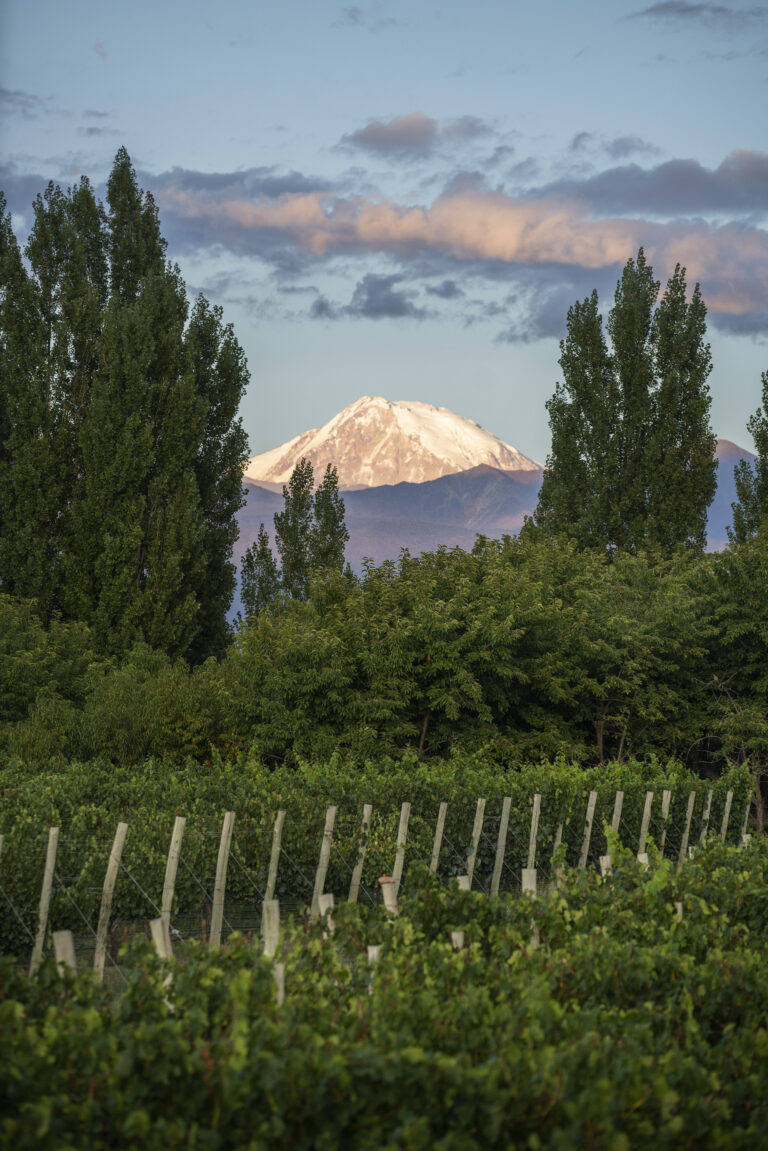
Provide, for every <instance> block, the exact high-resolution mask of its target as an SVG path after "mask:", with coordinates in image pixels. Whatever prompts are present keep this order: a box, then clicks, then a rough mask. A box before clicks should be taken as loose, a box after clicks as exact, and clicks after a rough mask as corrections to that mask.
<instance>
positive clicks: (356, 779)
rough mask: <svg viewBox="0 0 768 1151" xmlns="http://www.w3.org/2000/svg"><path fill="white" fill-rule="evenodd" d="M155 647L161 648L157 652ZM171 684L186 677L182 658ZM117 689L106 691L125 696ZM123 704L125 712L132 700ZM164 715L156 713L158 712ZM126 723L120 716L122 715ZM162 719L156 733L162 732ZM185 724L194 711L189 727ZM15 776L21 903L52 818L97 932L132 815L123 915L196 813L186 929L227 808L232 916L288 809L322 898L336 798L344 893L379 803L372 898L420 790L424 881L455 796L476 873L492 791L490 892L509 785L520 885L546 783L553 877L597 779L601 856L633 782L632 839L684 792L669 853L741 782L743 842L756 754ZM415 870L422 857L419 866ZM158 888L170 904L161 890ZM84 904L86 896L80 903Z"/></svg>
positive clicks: (288, 894)
mask: <svg viewBox="0 0 768 1151" xmlns="http://www.w3.org/2000/svg"><path fill="white" fill-rule="evenodd" d="M147 658H148V659H149V656H148V657H147ZM167 682H168V685H169V696H170V689H171V688H172V675H171V669H169V671H168V674H167ZM120 686H121V689H122V692H123V694H125V695H127V696H128V697H129V699H130V708H129V715H131V716H134V715H138V716H142V708H143V707H144V706H145V701H146V698H147V697H146V695H145V694H144V693H143V685H142V683H141V681H140V671H139V669H138V668H137V669H135V670H134V671H133V672H132V676H131V678H130V679H129V678H128V676H124V677H123V679H122V682H121V685H120ZM116 696H117V690H115V693H114V695H113V696H112V697H110V698H108V699H105V700H104V710H105V711H106V710H108V709H109V706H110V705H112V704H114V702H115V698H116ZM118 714H119V713H118ZM150 721H151V712H150ZM116 722H117V721H116ZM151 734H152V732H151V729H150V738H151ZM183 736H184V730H183V726H182V725H180V728H179V733H178V737H179V740H180V741H181V740H182V739H183ZM124 738H134V739H139V738H141V728H139V727H138V725H137V730H136V731H132V730H131V729H126V731H125V733H124ZM0 764H2V766H1V767H0V782H1V784H2V790H3V794H4V796H5V798H6V802H5V804H4V806H3V808H2V810H1V811H0V834H3V835H4V837H5V838H4V844H3V851H2V857H0V885H1V886H2V889H3V891H5V893H6V895H7V896H8V897H9V898H10V899H11V900H12V903H13V906H14V907H15V908H16V910H17V912H18V914H19V915H20V916H21V919H22V920H23V922H24V923H25V924H26V925H27V930H31V931H34V925H35V922H36V913H37V901H38V899H39V895H40V884H41V882H42V873H43V865H44V861H45V842H46V837H47V829H48V827H49V826H56V827H59V829H60V834H59V856H58V862H57V873H58V874H59V875H60V876H62V877H66V880H65V886H66V890H67V893H68V894H65V893H64V890H63V889H62V886H61V884H59V883H57V885H56V894H55V898H54V902H53V906H52V910H51V929H52V930H58V929H59V928H70V929H71V930H74V931H75V932H77V933H79V934H80V933H82V932H83V926H84V925H83V918H82V916H84V917H85V919H86V921H87V922H88V923H90V924H91V925H92V926H95V924H96V922H97V919H98V912H99V901H100V897H101V887H102V884H103V881H104V873H105V869H106V864H107V859H108V856H109V850H110V846H111V843H112V838H113V836H114V833H115V828H116V826H117V824H118V822H120V821H121V820H125V821H127V822H128V825H129V831H128V838H127V840H126V845H125V850H124V853H123V859H122V865H123V866H122V868H121V872H120V877H119V882H118V884H117V887H116V890H115V896H114V903H113V916H114V917H115V918H116V920H117V921H118V922H122V923H123V924H125V923H126V922H129V921H131V920H134V919H138V918H150V917H153V916H155V915H156V914H157V906H156V905H157V904H158V903H159V899H160V894H161V892H162V889H163V880H164V873H165V862H166V857H167V852H168V845H169V843H170V838H171V832H172V829H173V822H174V817H175V815H177V814H179V815H184V816H186V819H187V826H186V830H185V833H184V842H183V848H182V862H181V865H180V867H179V871H178V875H177V883H176V902H175V905H174V923H178V924H179V925H180V926H181V927H182V928H183V929H184V930H188V929H189V928H190V927H191V929H192V930H193V931H199V930H200V924H201V917H205V916H206V915H208V914H209V908H207V906H206V896H205V891H206V890H207V892H208V893H209V894H210V892H211V891H212V888H213V877H214V875H215V873H216V857H217V851H218V842H219V836H220V833H221V824H222V818H223V815H224V812H225V811H234V812H235V830H234V837H233V841H232V852H233V858H232V860H231V863H230V867H229V873H228V879H227V893H228V894H227V898H228V906H229V908H230V910H229V911H228V912H227V915H228V918H229V917H230V916H233V915H234V914H235V913H236V912H237V909H238V908H240V909H241V910H242V914H244V915H245V916H246V918H247V919H248V921H249V922H253V914H254V910H253V909H254V900H256V899H258V898H260V895H259V893H263V891H264V887H265V884H266V877H267V868H268V864H269V858H270V853H271V847H272V831H273V826H274V820H275V814H276V812H277V811H278V809H280V808H283V809H284V810H285V811H286V813H287V814H286V819H285V826H284V829H283V840H282V847H283V855H282V856H281V861H280V866H279V869H278V876H277V895H278V897H279V898H281V899H284V900H287V901H288V902H289V903H291V904H296V903H298V904H299V906H303V905H306V904H308V903H309V902H310V901H311V896H312V888H313V877H314V873H315V869H316V867H317V862H318V855H319V851H320V842H321V839H322V834H323V825H324V820H325V813H326V808H327V807H328V805H330V804H334V805H335V806H336V807H337V808H338V814H337V818H336V826H335V828H334V834H333V847H332V850H331V855H330V863H329V870H328V876H327V881H326V890H328V891H332V892H334V893H335V894H336V897H337V900H342V899H345V898H346V895H347V893H348V890H349V882H350V875H351V871H352V868H353V867H354V863H355V860H356V858H357V853H358V843H359V836H360V821H361V815H362V809H363V805H364V804H365V803H370V804H372V805H373V815H372V820H371V825H370V829H369V834H368V838H367V851H366V857H365V865H364V870H363V880H362V882H363V895H362V898H363V900H364V901H369V900H370V899H371V894H372V893H373V892H375V891H376V890H377V887H378V884H377V879H378V877H379V876H380V875H382V874H385V873H387V874H391V872H392V868H393V865H394V860H395V850H396V840H397V829H398V822H399V815H400V806H401V804H402V803H404V802H405V801H408V802H409V803H410V804H411V814H410V820H409V825H408V841H407V849H406V857H405V861H406V867H405V872H404V879H403V883H404V888H403V890H404V891H405V892H407V891H408V890H411V889H412V888H413V885H414V884H415V885H416V886H418V883H419V877H418V876H419V873H418V864H419V863H421V864H425V863H429V861H430V859H431V856H432V847H433V839H434V830H435V820H436V817H437V812H438V809H439V806H440V803H441V802H443V801H445V802H447V804H448V814H447V820H446V825H445V835H444V841H443V845H442V851H441V854H440V859H439V862H438V875H439V876H440V877H441V878H442V879H443V880H446V879H448V878H449V877H451V876H455V875H458V874H464V873H465V872H466V869H467V853H468V850H469V845H470V841H471V834H472V826H473V821H474V816H475V807H476V803H477V799H478V797H481V796H482V797H484V798H485V799H486V801H487V806H486V815H485V825H484V827H485V831H484V835H483V839H482V840H481V843H480V847H479V850H478V854H477V857H476V866H475V878H474V883H475V886H476V887H477V888H484V889H486V890H487V888H488V884H489V882H490V877H491V874H492V872H493V866H494V858H495V850H496V842H497V835H498V826H499V817H500V813H501V806H502V800H503V798H504V796H509V797H510V798H511V800H512V810H511V816H510V822H509V830H508V836H507V859H506V867H505V871H504V875H503V882H502V888H504V889H507V888H509V887H514V886H516V885H517V882H518V877H519V873H520V869H521V867H523V866H525V865H526V861H527V857H528V842H529V831H530V822H531V810H532V806H533V796H534V794H536V793H538V794H540V795H541V797H542V799H541V817H540V821H539V832H538V846H537V865H538V866H539V868H540V877H541V879H542V881H543V880H544V879H545V878H546V877H547V875H548V873H549V869H550V864H551V858H552V853H553V845H554V841H555V836H556V833H557V827H558V824H561V823H562V825H563V828H562V833H561V834H562V842H563V845H564V846H563V849H562V850H563V855H564V860H566V861H567V862H569V863H571V864H572V865H575V864H576V862H577V861H578V858H579V854H580V850H581V843H582V837H583V832H584V818H585V812H586V809H587V801H588V797H589V793H590V791H592V790H594V791H596V792H597V797H598V798H597V807H596V810H595V818H594V829H593V833H592V840H591V847H590V861H591V863H592V864H593V865H596V862H597V858H598V856H599V855H600V854H603V853H604V852H605V850H606V843H607V840H606V834H605V830H604V828H605V825H606V823H607V824H608V826H610V821H611V818H612V813H613V808H614V801H615V795H616V791H617V790H622V791H623V792H624V807H623V813H622V821H621V826H620V829H619V836H620V841H621V842H622V843H625V844H627V845H628V846H629V847H631V848H633V849H634V850H637V843H638V839H639V829H640V822H641V819H642V815H643V808H644V804H645V795H646V792H647V791H648V790H651V791H653V792H654V794H655V801H654V807H653V814H652V820H651V824H650V828H649V835H650V837H651V838H652V839H653V840H655V841H656V842H660V840H661V835H662V822H661V815H660V804H661V793H662V791H663V790H664V789H668V790H669V791H670V792H671V793H672V799H671V807H670V814H669V820H668V827H667V832H666V843H665V852H666V855H667V857H668V858H670V859H673V860H676V859H677V856H678V853H679V849H680V843H681V838H682V834H683V826H684V823H685V815H686V809H687V803H688V797H689V794H690V792H691V791H693V792H695V794H696V802H695V809H694V819H693V824H692V829H691V842H692V843H694V842H698V838H699V836H700V833H701V830H702V827H703V823H702V820H703V811H704V806H705V804H704V800H705V793H706V792H707V790H709V789H710V788H712V790H713V799H712V811H711V815H710V822H709V827H710V830H711V831H712V832H714V833H716V832H718V831H719V829H720V821H721V819H722V814H723V811H724V807H725V802H726V793H727V791H729V790H731V791H733V793H734V795H733V806H732V811H731V818H730V825H729V832H728V841H729V842H730V843H738V841H739V836H740V831H741V826H742V821H743V817H744V811H745V807H746V804H747V801H748V800H749V797H750V792H751V786H752V782H751V776H750V772H749V769H748V767H746V766H741V767H739V768H731V769H729V771H728V772H725V773H724V774H723V776H722V777H721V778H720V779H719V780H718V781H717V782H716V783H714V784H713V783H709V782H705V781H703V780H701V779H699V778H698V777H697V776H695V775H693V774H692V773H690V772H689V771H686V770H685V769H684V768H682V767H681V766H680V765H679V764H676V763H674V762H672V763H668V764H660V763H659V762H658V761H656V760H653V759H651V760H648V761H647V762H644V763H638V762H633V761H630V762H627V763H623V764H615V763H614V764H607V765H605V766H604V767H602V768H599V769H591V770H585V769H583V768H579V767H577V766H576V765H574V764H572V763H568V762H567V761H566V760H564V759H560V760H556V761H555V762H547V761H541V762H540V763H537V764H532V765H529V766H525V767H522V768H510V767H509V766H508V765H506V764H504V763H503V762H499V760H495V759H493V758H492V757H491V756H489V755H488V754H475V755H472V754H469V753H467V752H463V753H458V752H457V753H455V754H453V755H452V756H451V757H450V758H446V759H443V760H429V761H420V760H418V759H417V758H416V756H415V755H410V756H406V757H403V758H402V759H386V758H382V757H379V758H377V759H375V760H370V761H368V762H366V763H365V764H363V765H361V764H360V763H359V762H355V761H354V760H350V759H345V758H341V757H339V756H335V757H333V758H330V759H326V760H321V759H315V760H314V761H300V762H299V763H298V764H297V765H296V767H293V768H289V767H287V766H281V767H270V766H266V765H264V764H263V763H262V762H260V761H259V759H258V758H256V756H255V755H254V754H250V755H248V754H241V755H240V757H239V758H238V760H237V762H234V763H231V764H228V765H227V764H225V763H223V762H222V761H221V759H219V758H218V757H216V758H214V760H213V762H212V763H210V764H205V765H203V764H198V763H195V762H193V761H192V760H187V761H186V762H182V761H181V759H180V758H179V759H177V760H175V761H172V760H169V761H167V762H165V763H161V762H159V761H158V760H149V761H147V762H146V763H144V764H143V765H141V766H140V767H137V768H133V769H126V768H118V767H115V766H114V765H112V764H111V763H109V762H108V761H105V760H92V761H90V762H86V763H77V762H66V763H65V762H60V763H59V765H58V766H57V767H55V768H50V767H48V768H46V769H45V770H43V769H41V768H28V767H23V766H22V765H21V764H19V763H18V761H14V760H13V759H9V758H7V759H6V760H5V761H4V762H3V761H0ZM414 868H416V870H415V871H414ZM153 901H154V902H153ZM78 909H79V910H78ZM11 949H13V950H17V951H20V952H21V953H22V954H28V949H29V936H28V935H27V933H26V930H25V929H24V928H23V927H22V926H21V924H20V923H19V921H18V920H17V919H16V917H15V915H14V914H12V913H10V914H7V915H4V916H3V917H2V919H0V950H5V951H7V950H11Z"/></svg>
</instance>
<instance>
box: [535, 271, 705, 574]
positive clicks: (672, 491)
mask: <svg viewBox="0 0 768 1151" xmlns="http://www.w3.org/2000/svg"><path fill="white" fill-rule="evenodd" d="M658 291H659V284H658V282H657V281H655V280H654V279H653V270H652V269H651V267H650V266H649V265H648V264H647V262H646V260H645V255H644V253H643V250H642V248H641V249H640V251H639V253H638V256H637V260H629V261H628V262H627V264H626V266H625V268H624V271H623V273H622V277H621V280H620V281H619V283H618V284H617V287H616V294H615V298H614V303H613V307H612V309H611V311H610V314H609V317H608V323H607V331H608V336H609V339H610V348H609V346H608V344H607V342H606V341H605V339H604V337H603V333H602V323H601V317H600V314H599V310H598V299H597V293H596V292H593V293H592V296H591V297H590V298H588V299H587V300H585V301H584V302H583V303H582V304H578V303H577V304H575V305H574V306H573V307H572V308H571V309H570V310H569V312H568V326H567V336H566V339H565V340H564V341H562V342H561V345H560V353H561V354H560V361H559V362H560V366H561V368H562V371H563V382H562V383H560V384H558V385H557V388H556V391H555V394H554V396H553V397H552V399H551V400H550V401H549V402H548V404H547V408H548V410H549V415H550V427H551V429H552V450H551V453H550V455H549V457H548V459H547V470H546V472H545V475H544V481H543V484H542V488H541V493H540V496H539V503H538V506H537V509H536V513H535V517H534V519H535V523H536V524H537V525H539V526H540V527H541V528H542V529H543V530H545V531H546V532H548V533H550V534H553V535H554V534H565V535H570V536H571V537H573V538H575V539H576V540H578V542H579V543H580V544H581V545H582V546H584V547H600V548H604V547H608V548H610V549H615V548H622V549H627V550H630V551H634V550H636V549H637V548H639V547H641V546H643V545H644V544H649V543H650V544H655V545H658V546H660V547H661V548H662V550H663V551H665V552H670V551H672V550H673V549H674V548H675V547H676V546H677V545H679V544H686V545H688V546H691V547H702V546H703V544H704V541H705V530H706V513H707V508H708V507H709V504H710V503H711V501H712V497H713V495H714V492H715V469H716V466H717V465H716V461H715V459H714V452H715V445H716V439H715V436H714V435H713V433H712V431H711V429H710V427H709V411H710V403H711V400H710V395H709V388H708V385H707V378H708V376H709V373H710V371H711V358H710V351H709V345H708V344H706V343H705V342H704V336H705V330H706V329H705V317H706V309H705V307H704V303H703V301H702V299H701V294H700V291H699V287H698V285H696V288H695V289H694V292H693V295H692V297H691V300H690V302H688V301H687V300H686V284H685V269H684V268H680V266H679V265H678V267H677V268H676V269H675V273H674V275H673V276H672V278H671V279H670V280H669V282H668V283H667V287H666V290H665V292H664V295H663V297H662V299H661V300H660V301H659V302H658V304H657V303H656V300H657V296H658Z"/></svg>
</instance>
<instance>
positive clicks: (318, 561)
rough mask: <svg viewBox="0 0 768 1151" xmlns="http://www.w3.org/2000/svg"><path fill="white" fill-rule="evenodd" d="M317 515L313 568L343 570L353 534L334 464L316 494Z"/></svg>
mask: <svg viewBox="0 0 768 1151" xmlns="http://www.w3.org/2000/svg"><path fill="white" fill-rule="evenodd" d="M313 512H314V523H313V524H312V527H311V529H310V533H309V553H310V566H311V567H312V568H336V569H337V570H338V571H342V570H343V568H344V549H345V546H346V544H347V542H348V541H349V532H348V531H347V525H346V523H345V521H344V512H345V508H344V500H343V499H342V498H341V495H340V494H339V476H338V473H337V471H336V468H335V467H334V466H333V465H331V464H328V465H327V466H326V469H325V475H324V476H323V481H322V483H321V484H320V486H319V488H318V489H317V491H316V492H315V502H314V508H313Z"/></svg>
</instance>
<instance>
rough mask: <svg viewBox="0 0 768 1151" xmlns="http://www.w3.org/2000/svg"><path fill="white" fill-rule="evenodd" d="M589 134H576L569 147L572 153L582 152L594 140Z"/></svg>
mask: <svg viewBox="0 0 768 1151" xmlns="http://www.w3.org/2000/svg"><path fill="white" fill-rule="evenodd" d="M594 138H595V137H594V136H593V135H592V133H591V132H577V133H576V135H575V136H574V137H573V139H572V140H571V143H570V145H569V147H570V150H571V151H572V152H583V151H584V149H585V148H586V147H588V145H590V144H591V143H592V141H593V140H594Z"/></svg>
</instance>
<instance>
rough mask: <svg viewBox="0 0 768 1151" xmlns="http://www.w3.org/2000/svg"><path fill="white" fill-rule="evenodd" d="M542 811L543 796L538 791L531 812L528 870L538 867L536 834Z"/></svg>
mask: <svg viewBox="0 0 768 1151" xmlns="http://www.w3.org/2000/svg"><path fill="white" fill-rule="evenodd" d="M540 812H541V796H540V795H539V794H538V793H537V794H536V795H534V797H533V811H532V812H531V834H530V836H529V838H528V870H530V869H532V868H535V867H536V836H537V835H538V834H539V814H540Z"/></svg>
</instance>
